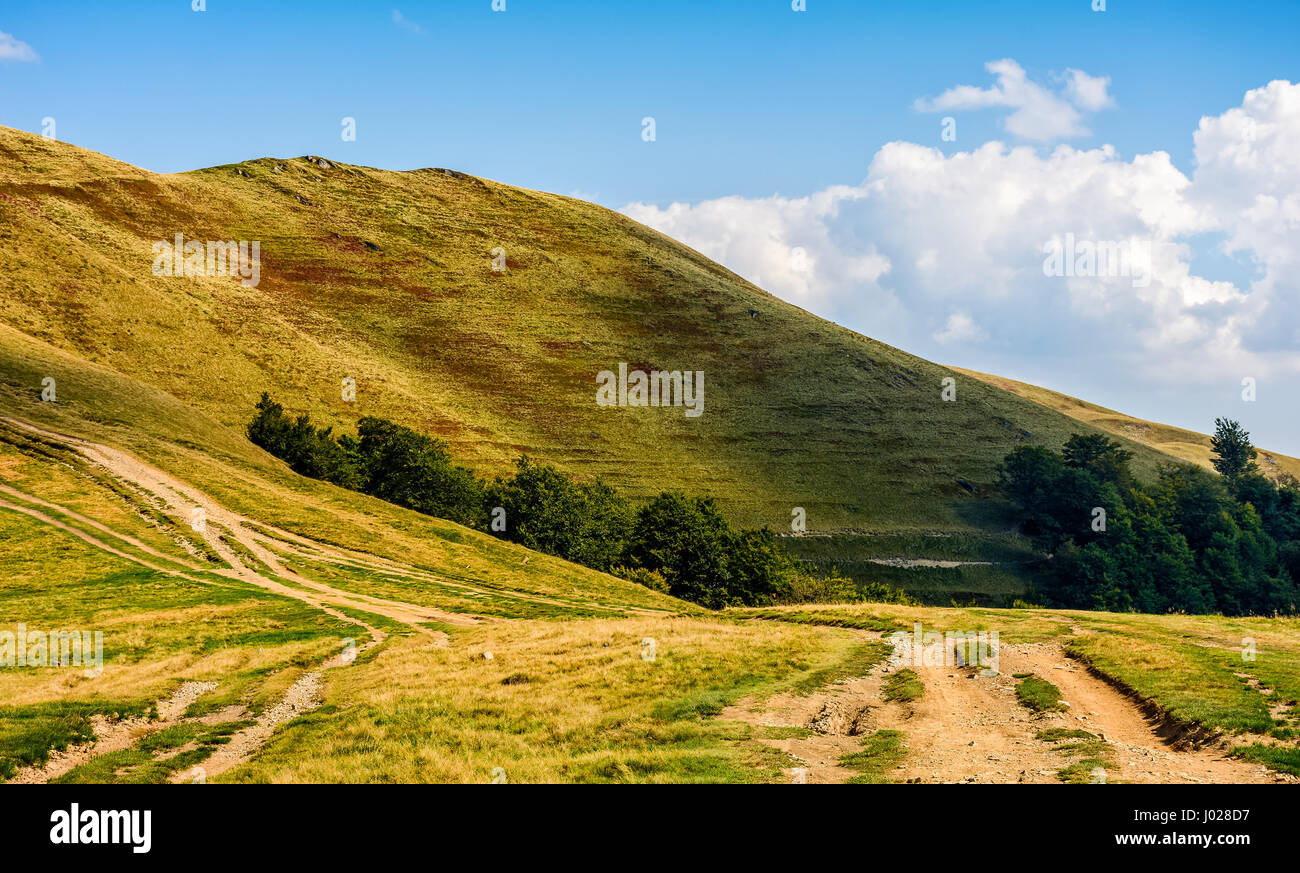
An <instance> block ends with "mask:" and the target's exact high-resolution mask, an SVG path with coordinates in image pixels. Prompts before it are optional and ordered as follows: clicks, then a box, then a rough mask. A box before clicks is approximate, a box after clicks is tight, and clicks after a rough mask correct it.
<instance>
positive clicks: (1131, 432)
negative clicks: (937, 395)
mask: <svg viewBox="0 0 1300 873" xmlns="http://www.w3.org/2000/svg"><path fill="white" fill-rule="evenodd" d="M953 369H955V370H957V371H958V372H959V373H963V374H965V375H967V376H970V377H971V378H973V379H979V380H981V381H984V382H987V383H988V384H990V385H994V386H996V387H998V388H1001V389H1003V390H1005V391H1010V392H1011V393H1013V394H1016V395H1018V396H1020V397H1024V398H1025V399H1026V400H1032V401H1034V402H1035V403H1039V404H1041V405H1043V406H1048V407H1051V408H1052V409H1055V410H1056V411H1057V412H1061V413H1063V414H1065V415H1068V416H1070V417H1071V418H1074V419H1077V420H1079V421H1083V422H1087V423H1088V424H1091V425H1093V426H1094V427H1099V428H1101V429H1102V430H1106V431H1110V432H1111V433H1112V434H1115V435H1116V436H1120V437H1124V438H1126V439H1130V440H1135V441H1137V442H1139V443H1142V444H1143V445H1146V446H1150V447H1151V448H1153V449H1156V450H1157V451H1160V452H1164V453H1165V454H1167V455H1172V456H1174V457H1175V458H1182V459H1183V460H1184V461H1189V462H1191V463H1193V464H1199V465H1201V466H1202V467H1207V468H1208V467H1209V466H1210V455H1211V454H1212V452H1211V448H1210V437H1209V436H1208V435H1206V434H1203V433H1197V432H1196V431H1191V430H1184V429H1183V428H1181V427H1172V426H1170V425H1167V424H1160V423H1159V422H1154V421H1146V420H1144V419H1141V418H1135V417H1133V416H1131V415H1125V414H1124V413H1122V412H1116V411H1115V410H1113V409H1107V408H1106V407H1104V406H1098V405H1097V404H1095V403H1089V402H1087V401H1086V400H1079V399H1078V398H1076V397H1071V396H1070V395H1068V394H1061V393H1059V392H1056V391H1051V390H1049V389H1047V388H1039V387H1038V386H1037V385H1029V384H1026V383H1024V382H1017V381H1015V380H1014V379H1006V378H1003V377H1002V376H992V375H989V374H988V373H980V372H977V371H975V370H965V369H961V368H959V367H954V368H953ZM1259 465H1260V469H1261V470H1262V471H1263V472H1264V473H1265V474H1266V475H1268V476H1270V477H1276V476H1277V475H1278V474H1280V473H1290V474H1291V475H1292V476H1296V477H1300V460H1297V459H1296V458H1292V457H1289V456H1287V455H1282V454H1279V453H1277V452H1269V451H1264V450H1262V449H1261V450H1260V452H1259Z"/></svg>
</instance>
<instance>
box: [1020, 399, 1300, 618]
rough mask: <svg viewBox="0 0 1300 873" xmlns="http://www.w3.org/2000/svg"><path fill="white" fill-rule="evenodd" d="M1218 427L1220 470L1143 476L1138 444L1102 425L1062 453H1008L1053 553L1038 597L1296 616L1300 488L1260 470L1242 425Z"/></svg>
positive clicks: (1031, 517)
mask: <svg viewBox="0 0 1300 873" xmlns="http://www.w3.org/2000/svg"><path fill="white" fill-rule="evenodd" d="M1215 424H1216V431H1215V435H1214V438H1213V449H1214V458H1213V464H1214V467H1215V469H1216V471H1217V473H1218V475H1215V474H1214V473H1211V472H1209V471H1207V470H1203V469H1201V468H1199V467H1195V466H1192V465H1181V464H1171V465H1167V466H1165V467H1163V468H1161V469H1160V470H1159V473H1158V475H1157V477H1156V480H1155V481H1154V482H1152V483H1149V484H1142V483H1139V482H1137V481H1136V480H1135V479H1134V477H1133V475H1132V473H1131V471H1130V469H1129V462H1130V460H1131V459H1132V453H1131V452H1129V451H1127V450H1126V449H1124V447H1123V446H1122V445H1121V444H1120V443H1118V442H1115V441H1113V440H1110V439H1108V438H1107V437H1105V436H1103V435H1099V434H1092V435H1081V434H1076V435H1074V436H1072V437H1070V439H1069V441H1068V442H1067V443H1066V444H1065V447H1064V448H1063V449H1062V450H1061V451H1060V452H1057V451H1053V450H1051V449H1048V448H1045V447H1043V446H1021V447H1019V448H1017V449H1015V450H1014V451H1013V452H1011V453H1010V454H1009V455H1007V457H1006V459H1005V460H1004V462H1003V464H1002V468H1001V483H1002V487H1003V489H1004V491H1005V493H1006V494H1007V496H1008V497H1009V498H1010V499H1011V500H1012V502H1013V503H1014V504H1015V505H1016V506H1017V507H1018V508H1019V510H1020V513H1021V518H1022V523H1023V524H1022V528H1023V530H1024V532H1025V533H1026V534H1027V535H1029V536H1030V537H1031V538H1032V539H1033V540H1034V542H1035V544H1036V545H1037V546H1038V547H1039V548H1041V549H1042V550H1043V551H1044V552H1046V553H1047V554H1048V555H1049V559H1048V572H1047V573H1046V575H1045V577H1043V578H1042V579H1041V581H1040V584H1039V592H1038V596H1039V598H1041V599H1045V600H1046V601H1047V602H1049V603H1050V604H1051V605H1054V606H1062V607H1071V608H1080V609H1109V610H1121V611H1123V610H1138V611H1142V612H1167V611H1178V612H1189V613H1206V612H1220V613H1224V614H1227V615H1248V614H1260V615H1264V614H1268V615H1271V614H1275V613H1295V612H1296V611H1297V608H1300V586H1297V584H1296V580H1297V579H1300V488H1298V487H1297V483H1296V482H1295V480H1294V479H1290V478H1284V480H1283V481H1282V482H1280V483H1274V482H1271V481H1270V480H1268V479H1267V478H1265V477H1264V476H1262V475H1261V474H1260V472H1259V470H1258V466H1257V465H1256V463H1255V457H1256V451H1255V449H1254V447H1253V446H1252V445H1251V444H1250V435H1249V434H1248V433H1246V432H1245V431H1244V430H1243V429H1242V428H1241V426H1240V425H1239V424H1238V423H1237V422H1235V421H1227V420H1224V419H1218V420H1217V421H1216V422H1215Z"/></svg>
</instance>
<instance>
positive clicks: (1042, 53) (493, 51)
mask: <svg viewBox="0 0 1300 873" xmlns="http://www.w3.org/2000/svg"><path fill="white" fill-rule="evenodd" d="M207 6H208V10H207V11H206V12H203V13H196V12H193V11H191V9H190V4H189V0H163V2H158V0H155V2H130V0H125V2H113V3H94V4H88V3H81V2H54V0H43V2H24V0H7V2H6V3H5V4H4V9H3V11H0V31H4V32H6V33H9V34H11V35H13V36H14V37H15V38H17V39H20V40H22V41H24V42H26V43H27V44H29V45H30V46H31V47H32V48H33V49H34V50H35V51H36V52H37V53H38V54H39V56H40V59H41V60H40V62H39V63H35V64H7V65H4V66H0V123H3V124H5V125H7V126H10V127H17V128H21V129H24V130H37V129H38V128H39V125H40V121H41V119H42V118H44V117H46V116H53V117H54V118H56V119H57V122H58V126H59V132H60V139H64V140H66V141H69V142H75V143H77V144H79V145H82V146H85V147H87V148H91V149H94V150H96V151H101V152H104V153H106V154H110V155H112V156H114V157H117V158H119V159H121V160H125V161H128V162H130V163H133V164H137V165H139V166H143V167H145V168H147V169H150V170H155V171H157V172H173V171H180V170H187V169H194V168H197V167H202V166H211V165H214V164H221V163H229V162H233V161H239V160H245V159H248V158H253V157H261V156H265V155H277V156H295V155H299V154H304V153H308V152H310V153H320V154H324V155H330V156H337V157H338V158H339V159H343V160H348V161H352V162H355V163H362V164H369V165H374V166H382V167H388V168H392V169H409V168H414V167H425V166H449V167H453V168H457V169H462V170H465V171H467V172H471V173H474V174H477V175H483V176H487V177H490V178H495V179H499V180H501V181H506V182H511V183H513V184H518V185H524V186H528V187H533V188H538V189H543V190H549V191H558V192H570V191H575V190H577V191H583V192H586V193H587V194H588V195H589V196H590V197H592V198H595V199H598V200H599V202H602V203H604V204H606V205H611V206H619V205H622V204H624V203H627V202H629V201H633V200H641V201H647V202H661V203H662V202H669V201H673V200H699V199H704V198H710V197H718V196H722V195H726V194H741V195H747V196H755V195H764V194H771V193H776V192H779V193H783V194H789V195H794V194H801V193H805V192H808V191H812V190H815V189H818V188H822V187H824V186H826V185H829V184H834V183H840V182H854V181H858V180H860V179H861V177H862V175H863V174H864V172H865V168H866V166H867V163H868V162H869V160H870V158H871V155H872V154H873V153H874V152H875V151H876V149H877V148H878V147H879V146H881V145H883V144H884V143H886V142H889V141H891V140H895V139H906V140H910V141H913V142H919V143H926V144H933V145H935V146H938V147H946V148H947V149H953V148H956V147H957V146H958V145H964V144H965V142H967V141H968V137H969V139H979V140H983V139H986V138H989V137H993V136H996V135H997V133H998V131H997V127H996V119H995V118H994V117H993V116H984V117H972V118H970V119H968V120H963V123H964V126H965V128H966V129H964V130H963V131H962V135H961V137H960V139H959V141H958V143H954V144H944V143H941V142H940V141H939V137H938V129H939V122H938V119H937V118H935V117H933V116H930V115H925V114H921V113H917V112H915V111H913V110H912V108H911V106H912V102H913V101H914V100H915V99H916V98H917V97H920V96H923V95H927V94H936V93H938V92H940V91H941V90H943V89H945V88H947V87H949V86H950V85H952V84H954V83H956V82H961V81H968V80H972V79H975V78H977V77H978V74H979V71H980V69H981V66H982V65H983V64H984V63H985V62H986V61H988V60H990V59H992V58H1002V57H1011V58H1015V59H1016V60H1017V61H1019V62H1020V63H1021V64H1022V65H1023V66H1024V67H1025V68H1026V69H1027V70H1028V71H1029V72H1030V73H1031V75H1035V76H1038V75H1042V74H1046V73H1047V72H1048V71H1052V70H1063V69H1065V68H1067V67H1077V68H1082V69H1085V70H1088V71H1089V72H1094V73H1096V74H1102V75H1108V76H1110V77H1111V79H1112V82H1113V92H1114V94H1115V97H1116V100H1117V102H1118V103H1119V105H1120V106H1121V107H1122V108H1123V111H1122V112H1116V113H1113V114H1110V115H1108V116H1102V117H1100V118H1098V119H1097V120H1096V122H1095V124H1094V125H1093V131H1094V136H1093V137H1091V138H1088V139H1084V140H1082V141H1081V142H1080V143H1079V144H1081V145H1087V144H1090V142H1109V143H1113V144H1114V145H1115V146H1116V148H1118V149H1119V150H1120V151H1121V152H1124V153H1128V154H1132V153H1136V152H1145V151H1151V150H1153V149H1164V150H1167V151H1169V152H1170V153H1171V154H1172V156H1173V158H1174V160H1175V162H1176V164H1177V165H1179V166H1180V167H1183V168H1184V169H1186V168H1187V167H1188V163H1189V161H1190V157H1191V136H1190V132H1191V131H1192V130H1193V129H1194V127H1195V124H1196V121H1197V119H1199V118H1200V116H1201V115H1203V114H1207V113H1215V112H1219V111H1222V110H1223V109H1226V108H1227V107H1229V106H1232V105H1235V104H1236V103H1239V102H1240V100H1241V95H1242V94H1243V93H1244V92H1245V91H1246V90H1247V89H1249V88H1253V87H1258V86H1259V85H1262V84H1264V83H1266V82H1268V81H1269V80H1270V79H1273V78H1277V77H1279V76H1282V77H1288V78H1291V79H1292V80H1293V81H1294V80H1296V79H1300V51H1297V49H1296V40H1297V35H1298V34H1300V4H1296V3H1293V2H1292V3H1283V2H1277V3H1254V4H1250V3H1244V4H1241V3H1223V2H1219V0H1216V2H1196V0H1180V2H1152V0H1143V2H1141V3H1138V2H1125V0H1111V2H1110V3H1109V4H1108V9H1107V11H1106V12H1104V13H1095V12H1092V11H1091V9H1090V0H1037V2H1018V3H1017V2H1006V3H996V2H990V3H971V2H946V3H942V2H929V3H927V2H908V3H884V2H861V0H858V2H850V0H809V4H808V6H809V8H808V11H806V12H802V13H796V12H793V11H792V10H791V9H790V4H789V2H788V0H770V2H758V0H749V2H736V0H732V2H726V0H720V2H705V0H660V2H654V3H634V2H613V0H599V2H559V0H551V2H540V0H507V5H506V11H505V12H503V13H494V12H492V10H491V8H490V0H455V2H436V3H415V2H406V3H400V4H398V5H397V6H393V5H391V4H378V3H365V2H331V0H313V2H310V3H302V2H299V3H274V4H272V3H259V2H239V0H208V3H207ZM394 9H398V10H400V12H401V13H402V15H403V17H404V19H405V20H406V21H407V22H409V23H412V24H413V25H415V26H416V27H419V28H420V29H421V32H414V31H413V30H409V29H406V28H404V27H402V26H399V25H398V24H396V23H395V22H394V21H393V15H392V13H393V11H394ZM1139 10H1140V11H1139ZM1248 10H1253V11H1248ZM647 115H651V116H654V117H655V119H656V122H657V134H658V136H657V141H656V143H655V147H654V148H647V147H646V146H645V144H644V143H642V141H641V138H640V130H641V128H640V122H641V119H642V118H643V117H644V116H647ZM344 116H352V117H355V118H356V119H357V122H358V137H357V140H356V141H355V142H352V143H343V142H341V141H340V136H339V129H340V126H339V125H340V121H339V120H340V119H341V118H342V117H344ZM1171 134H1172V135H1171Z"/></svg>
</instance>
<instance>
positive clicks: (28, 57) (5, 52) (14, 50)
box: [0, 30, 40, 62]
mask: <svg viewBox="0 0 1300 873" xmlns="http://www.w3.org/2000/svg"><path fill="white" fill-rule="evenodd" d="M37 60H40V58H38V57H37V55H36V52H35V51H34V50H33V49H32V47H31V46H29V45H28V44H27V43H25V42H23V41H22V40H20V39H15V38H14V37H13V36H11V35H10V34H7V33H5V32H4V31H3V30H0V61H19V62H24V61H25V62H32V61H37Z"/></svg>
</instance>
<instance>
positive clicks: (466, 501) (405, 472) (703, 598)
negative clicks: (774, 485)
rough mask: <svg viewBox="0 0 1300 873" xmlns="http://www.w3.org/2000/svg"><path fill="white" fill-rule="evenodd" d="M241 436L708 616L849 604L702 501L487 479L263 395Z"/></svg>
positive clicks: (375, 429) (563, 478)
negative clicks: (793, 604) (641, 499)
mask: <svg viewBox="0 0 1300 873" xmlns="http://www.w3.org/2000/svg"><path fill="white" fill-rule="evenodd" d="M248 437H249V439H250V440H252V441H253V442H254V443H256V444H257V445H259V446H261V447H262V448H264V449H266V450H267V451H268V452H270V453H271V454H273V455H275V456H276V457H278V458H282V459H283V460H285V461H286V462H288V464H289V466H290V467H292V468H293V470H294V471H295V472H298V473H301V474H302V475H304V476H311V477H313V478H316V479H323V480H325V481H327V482H332V483H334V484H335V485H340V486H342V487H344V488H350V489H353V490H356V491H362V492H364V493H366V494H370V495H373V496H375V497H379V498H381V499H383V500H387V501H389V502H391V503H395V504H397V505H399V506H405V507H407V508H409V509H414V510H416V511H418V512H423V513H427V514H429V515H435V516H438V517H440V518H446V519H450V520H452V521H456V522H459V523H461V524H464V525H467V526H469V527H473V528H477V529H479V530H482V531H485V532H488V533H492V534H494V535H496V536H499V537H503V538H504V539H508V540H511V541H512V542H516V543H519V544H520V545H523V546H526V547H528V548H530V549H536V550H538V551H541V552H546V553H547V554H551V555H557V556H559V557H561V558H565V559H567V560H570V561H574V562H575V563H579V564H583V565H585V566H588V567H593V568H595V569H597V570H603V571H607V572H612V573H615V574H616V575H620V576H623V577H624V578H628V579H632V580H634V581H637V582H640V583H641V584H644V585H647V586H649V587H652V588H655V589H658V590H661V591H664V592H666V593H669V594H672V595H673V596H675V597H680V598H682V599H685V600H690V601H693V602H695V603H699V604H702V605H704V606H707V607H710V608H713V609H718V608H721V607H724V606H729V605H748V606H753V605H760V604H765V603H772V602H774V601H777V600H790V599H822V598H823V597H824V596H826V595H827V594H831V595H834V596H836V597H839V598H846V599H848V598H852V597H853V596H854V593H855V589H854V586H853V585H852V583H850V582H849V581H848V580H845V579H843V578H840V577H838V576H835V575H834V574H832V576H831V577H830V578H829V579H821V578H815V577H812V576H809V575H807V574H805V573H803V572H801V571H800V570H799V568H798V566H797V565H796V564H795V562H794V561H793V560H791V559H790V558H789V557H788V556H787V555H786V554H785V553H784V552H783V551H782V550H781V549H780V547H779V546H778V543H777V539H776V536H775V534H773V533H772V532H771V531H770V530H768V529H766V528H764V529H761V530H738V529H735V528H733V527H731V525H730V524H728V522H727V520H726V519H725V518H723V516H722V513H721V512H720V511H719V509H718V507H717V504H716V503H715V502H714V500H713V499H712V498H709V497H689V496H687V495H685V494H682V493H680V492H677V491H666V492H663V493H662V494H659V495H658V496H657V497H655V498H654V499H652V500H650V501H649V502H648V503H645V504H644V505H642V506H640V507H635V506H634V505H633V504H632V503H631V501H629V500H628V499H627V498H626V497H624V496H623V495H621V494H619V493H618V492H617V491H615V490H614V489H613V488H611V487H610V486H609V485H607V484H605V483H604V482H602V481H600V480H599V479H598V480H596V481H594V482H578V481H576V480H574V479H573V478H572V477H570V476H568V475H567V474H565V473H563V472H562V471H560V470H557V469H556V468H555V467H552V466H549V465H546V464H541V463H538V462H537V461H535V460H533V459H531V458H528V457H521V458H519V460H518V461H517V463H516V469H515V472H514V475H512V476H510V477H509V478H500V477H498V478H497V479H495V480H493V481H491V482H489V481H485V480H483V479H480V478H479V477H478V476H476V475H475V474H474V473H473V471H471V470H468V469H466V468H465V467H462V466H459V465H457V464H456V463H455V461H454V459H453V458H452V455H451V453H450V451H449V450H448V447H447V444H446V443H444V442H443V441H441V440H438V439H435V438H432V437H429V436H427V435H425V434H421V433H418V432H416V431H413V430H411V429H410V428H408V427H404V426H402V425H399V424H395V423H393V422H391V421H387V420H385V419H382V418H375V417H372V416H367V417H365V418H362V419H361V420H360V421H359V422H358V424H357V435H356V436H355V437H354V436H351V435H348V434H343V435H339V436H335V435H334V433H333V431H332V429H331V428H318V427H316V426H315V425H313V424H312V422H311V420H310V418H309V417H308V416H307V415H305V414H304V415H300V416H297V417H296V418H295V417H291V416H288V415H286V414H285V411H284V408H283V407H282V406H281V405H280V404H279V403H276V402H274V401H273V400H272V399H271V398H270V396H269V395H267V394H265V393H263V394H262V399H261V400H260V401H259V402H258V404H257V410H256V414H255V415H254V417H253V420H252V421H251V422H250V423H249V425H248Z"/></svg>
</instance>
